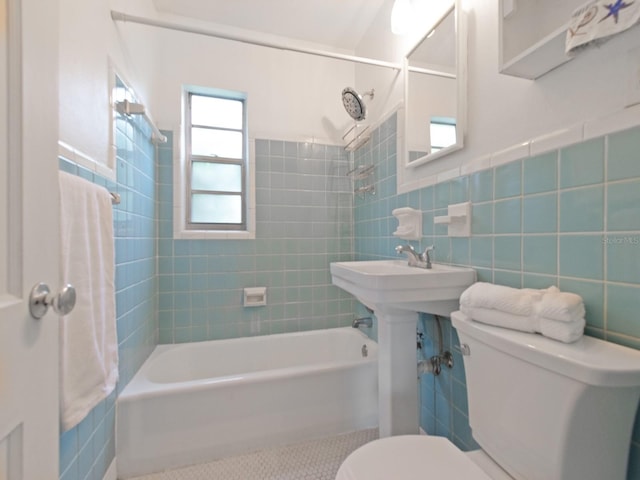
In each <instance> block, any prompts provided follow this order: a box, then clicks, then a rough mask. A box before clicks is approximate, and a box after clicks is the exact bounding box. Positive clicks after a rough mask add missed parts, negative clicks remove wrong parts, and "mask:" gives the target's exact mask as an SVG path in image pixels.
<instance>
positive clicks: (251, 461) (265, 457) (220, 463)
mask: <svg viewBox="0 0 640 480" xmlns="http://www.w3.org/2000/svg"><path fill="white" fill-rule="evenodd" d="M376 438H378V429H370V430H361V431H358V432H353V433H348V434H345V435H339V436H337V437H331V438H326V439H322V440H314V441H309V442H304V443H299V444H297V445H290V446H287V447H277V448H270V449H266V450H261V451H259V452H255V453H250V454H246V455H240V456H237V457H229V458H224V459H222V460H217V461H215V462H211V463H204V464H202V465H193V466H191V467H185V468H180V469H177V470H171V471H167V472H162V473H154V474H151V475H144V476H142V477H136V478H135V479H132V480H333V479H334V478H335V476H336V473H337V471H338V468H339V467H340V464H341V463H342V461H343V460H344V459H345V458H347V456H348V455H349V454H350V453H351V452H353V451H354V450H355V449H356V448H358V447H359V446H361V445H364V444H365V443H367V442H370V441H372V440H375V439H376Z"/></svg>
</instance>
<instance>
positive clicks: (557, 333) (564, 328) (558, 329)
mask: <svg viewBox="0 0 640 480" xmlns="http://www.w3.org/2000/svg"><path fill="white" fill-rule="evenodd" d="M585 325H586V322H585V319H584V318H580V319H578V320H576V321H572V322H558V321H556V320H549V319H546V318H542V319H540V330H539V332H540V333H541V334H542V335H544V336H545V337H549V338H553V339H554V340H559V341H561V342H564V343H573V342H575V341H576V340H578V339H580V337H582V335H584V327H585Z"/></svg>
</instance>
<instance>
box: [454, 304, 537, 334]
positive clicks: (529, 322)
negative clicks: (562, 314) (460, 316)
mask: <svg viewBox="0 0 640 480" xmlns="http://www.w3.org/2000/svg"><path fill="white" fill-rule="evenodd" d="M460 311H461V312H462V313H464V314H465V315H466V316H467V317H469V318H471V319H472V320H475V321H476V322H480V323H486V324H488V325H494V326H496V327H502V328H510V329H511V330H519V331H521V332H529V333H536V332H538V331H539V322H538V320H537V319H536V318H535V317H532V316H526V315H513V314H511V313H505V312H501V311H500V310H492V309H490V308H482V307H467V306H464V305H460Z"/></svg>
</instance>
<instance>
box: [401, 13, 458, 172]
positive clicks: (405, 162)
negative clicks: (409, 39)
mask: <svg viewBox="0 0 640 480" xmlns="http://www.w3.org/2000/svg"><path fill="white" fill-rule="evenodd" d="M452 10H453V11H454V14H455V28H456V32H455V35H456V48H455V53H456V79H457V84H456V95H457V104H456V143H454V144H452V145H449V146H448V147H445V148H443V149H441V150H438V151H437V152H435V153H430V154H428V155H425V156H423V157H420V158H417V159H415V160H414V161H412V162H410V161H409V150H408V143H409V142H408V139H407V138H406V137H407V135H406V132H407V129H406V128H404V134H403V135H402V138H401V139H400V140H401V141H400V145H399V148H400V149H401V150H400V151H401V152H402V160H401V162H399V164H398V166H399V167H401V168H403V169H409V170H413V169H415V168H416V167H420V166H422V165H424V164H426V163H429V162H431V161H433V160H436V159H438V158H442V157H444V156H446V155H449V154H450V153H453V152H456V151H458V150H460V149H462V148H463V147H464V139H465V136H466V132H467V19H466V13H465V11H464V9H463V8H462V1H461V0H454V3H453V6H452V7H451V9H448V10H447V11H446V12H445V13H444V15H443V16H442V17H440V18H439V19H438V20H437V21H436V22H435V24H434V25H433V26H432V27H431V28H430V29H429V30H428V31H427V32H426V33H425V35H424V36H422V37H421V38H420V39H419V40H418V41H417V42H416V43H415V45H414V46H413V47H412V48H411V49H410V50H409V51H408V52H407V54H406V55H405V56H404V58H403V75H404V112H403V121H404V126H406V125H408V122H409V73H410V72H411V71H412V70H413V71H419V72H420V73H423V74H429V70H427V69H424V68H417V67H413V68H412V67H410V66H409V56H410V55H411V54H412V53H413V52H414V51H415V50H416V49H417V48H418V47H419V46H420V45H421V44H422V42H423V41H424V40H425V39H426V38H427V36H429V34H430V33H431V31H432V30H433V29H434V28H436V27H437V26H438V25H439V24H440V23H442V21H443V20H444V19H445V18H446V17H447V15H449V14H450V13H451V11H452ZM432 74H434V75H435V74H437V75H440V76H443V74H442V73H440V72H436V71H433V73H432Z"/></svg>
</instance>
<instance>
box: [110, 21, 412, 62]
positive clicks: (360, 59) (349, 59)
mask: <svg viewBox="0 0 640 480" xmlns="http://www.w3.org/2000/svg"><path fill="white" fill-rule="evenodd" d="M111 18H112V19H113V20H114V21H118V22H131V23H138V24H140V25H148V26H151V27H159V28H166V29H169V30H176V31H179V32H186V33H195V34H198V35H206V36H208V37H215V38H221V39H223V40H232V41H235V42H241V43H248V44H250V45H257V46H260V47H268V48H275V49H277V50H287V51H290V52H296V53H306V54H308V55H316V56H319V57H326V58H333V59H335V60H345V61H347V62H354V63H362V64H365V65H373V66H376V67H383V68H391V69H393V70H402V66H401V65H400V64H397V63H392V62H385V61H382V60H376V59H373V58H366V57H358V56H355V55H344V54H341V53H335V52H329V51H325V50H316V49H313V48H302V47H292V46H289V45H284V44H281V43H276V42H270V41H264V40H256V39H252V38H250V37H245V36H242V35H235V34H230V33H222V32H217V31H215V30H210V29H204V28H197V27H191V26H187V25H181V24H179V23H173V22H165V21H163V20H154V19H150V18H145V17H139V16H135V15H129V14H127V13H123V12H118V11H115V10H111Z"/></svg>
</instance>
